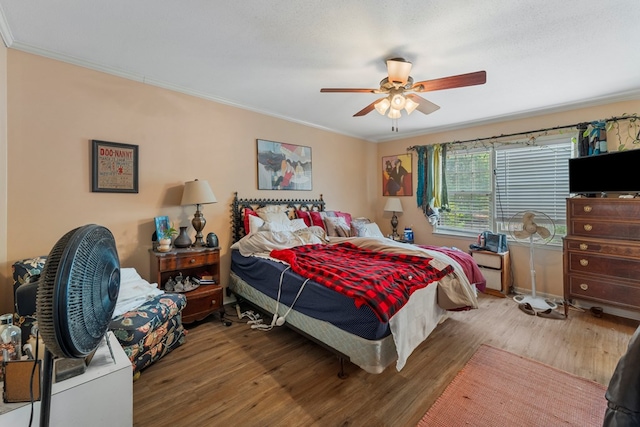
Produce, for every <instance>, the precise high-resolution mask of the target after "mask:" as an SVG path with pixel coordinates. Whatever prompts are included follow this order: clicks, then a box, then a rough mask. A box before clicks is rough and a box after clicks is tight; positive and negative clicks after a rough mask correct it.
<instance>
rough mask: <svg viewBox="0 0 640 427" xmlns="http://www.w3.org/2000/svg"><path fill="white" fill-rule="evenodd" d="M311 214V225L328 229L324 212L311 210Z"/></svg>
mask: <svg viewBox="0 0 640 427" xmlns="http://www.w3.org/2000/svg"><path fill="white" fill-rule="evenodd" d="M309 216H310V217H311V225H315V226H318V227H322V229H323V230H325V231H327V228H326V227H325V226H324V218H323V216H322V212H315V211H311V212H309Z"/></svg>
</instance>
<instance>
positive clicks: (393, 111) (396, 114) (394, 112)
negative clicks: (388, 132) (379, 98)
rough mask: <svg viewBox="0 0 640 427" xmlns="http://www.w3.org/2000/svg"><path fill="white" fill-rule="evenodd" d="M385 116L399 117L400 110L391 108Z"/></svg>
mask: <svg viewBox="0 0 640 427" xmlns="http://www.w3.org/2000/svg"><path fill="white" fill-rule="evenodd" d="M387 116H388V117H389V118H390V119H399V118H400V116H402V114H400V110H396V109H395V108H391V109H390V110H389V114H387Z"/></svg>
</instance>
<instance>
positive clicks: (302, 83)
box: [0, 0, 640, 141]
mask: <svg viewBox="0 0 640 427" xmlns="http://www.w3.org/2000/svg"><path fill="white" fill-rule="evenodd" d="M0 14H1V15H2V16H0V33H1V34H2V37H3V39H4V41H5V44H6V45H7V46H8V47H10V48H14V49H19V50H24V51H27V52H32V53H37V54H40V55H44V56H48V57H53V58H56V59H60V60H63V61H67V62H71V63H75V64H79V65H82V66H86V67H90V68H93V69H98V70H101V71H106V72H110V73H113V74H117V75H120V76H124V77H127V78H131V79H135V80H139V81H144V82H146V83H148V84H152V85H157V86H162V87H167V88H170V89H174V90H178V91H181V92H185V93H189V94H192V95H196V96H200V97H204V98H207V99H211V100H215V101H218V102H222V103H226V104H230V105H235V106H238V107H241V108H246V109H249V110H253V111H258V112H261V113H265V114H269V115H273V116H276V117H281V118H285V119H287V120H291V121H295V122H299V123H305V124H309V125H311V126H315V127H319V128H323V129H328V130H332V131H335V132H339V133H342V134H346V135H352V136H356V137H359V138H363V139H366V140H370V141H386V140H391V139H398V138H404V137H407V136H412V135H418V134H425V133H430V132H435V131H441V130H446V129H454V128H457V127H463V126H467V125H471V124H480V123H488V122H491V121H496V120H504V119H506V118H512V117H519V116H523V115H531V114H539V113H546V112H552V111H560V110H563V109H569V108H573V107H576V106H583V105H593V104H598V103H604V102H609V101H615V100H623V99H639V98H640V47H639V45H638V41H639V40H640V33H639V32H638V24H639V22H640V1H638V0H610V1H602V0H562V1H560V0H537V1H533V0H532V1H529V0H516V1H514V0H485V1H471V0H431V1H427V0H395V1H372V0H323V1H317V0H242V1H234V0H231V1H229V0H208V1H207V0H198V1H194V0H192V1H159V0H135V1H132V0H109V1H104V0H101V1H99V0H56V1H51V0H29V1H26V0H22V1H17V0H0ZM392 57H404V58H406V59H408V60H410V61H411V62H412V63H413V70H412V72H411V75H412V77H413V78H414V80H415V81H419V80H429V79H435V78H440V77H446V76H449V75H454V74H462V73H468V72H473V71H479V70H486V72H487V83H486V84H485V85H482V86H473V87H466V88H457V89H449V90H443V91H437V92H428V93H423V94H422V96H423V97H425V98H427V99H428V100H430V101H432V102H434V103H436V104H438V105H439V106H440V107H441V108H440V110H438V111H436V112H435V113H433V114H430V115H423V114H421V113H420V112H417V111H416V112H414V113H413V114H411V115H410V116H403V117H402V118H401V119H400V120H399V128H400V132H398V133H395V132H391V120H390V119H388V118H387V117H383V116H380V115H379V114H378V113H377V112H375V111H373V112H371V113H369V114H368V115H366V116H364V117H352V116H353V114H354V113H356V112H357V111H359V110H361V109H362V108H364V107H365V106H366V105H368V104H369V103H371V102H373V101H374V100H376V99H378V98H380V95H375V94H366V93H348V94H345V93H322V94H321V93H320V88H322V87H357V88H377V87H378V85H379V82H380V80H381V79H382V78H384V77H386V68H385V62H384V60H385V59H387V58H392ZM629 113H632V112H629ZM587 119H588V118H587ZM563 124H564V123H558V124H557V125H563ZM550 125H552V124H550ZM553 125H556V124H553Z"/></svg>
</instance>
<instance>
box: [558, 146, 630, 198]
mask: <svg viewBox="0 0 640 427" xmlns="http://www.w3.org/2000/svg"><path fill="white" fill-rule="evenodd" d="M569 192H570V193H574V194H594V193H640V150H628V151H617V152H613V153H606V154H597V155H594V156H585V157H576V158H574V159H569Z"/></svg>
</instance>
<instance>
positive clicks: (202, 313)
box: [182, 285, 222, 323]
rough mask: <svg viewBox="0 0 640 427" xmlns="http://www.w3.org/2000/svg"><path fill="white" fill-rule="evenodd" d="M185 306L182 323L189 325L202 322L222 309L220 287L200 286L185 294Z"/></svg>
mask: <svg viewBox="0 0 640 427" xmlns="http://www.w3.org/2000/svg"><path fill="white" fill-rule="evenodd" d="M186 296H187V306H186V307H185V308H184V310H182V322H183V323H191V322H194V321H198V320H202V319H204V318H205V317H207V316H208V315H209V314H211V313H213V312H215V311H220V310H221V308H222V287H220V286H217V285H202V286H200V287H198V288H197V289H195V290H193V291H191V292H187V294H186Z"/></svg>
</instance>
